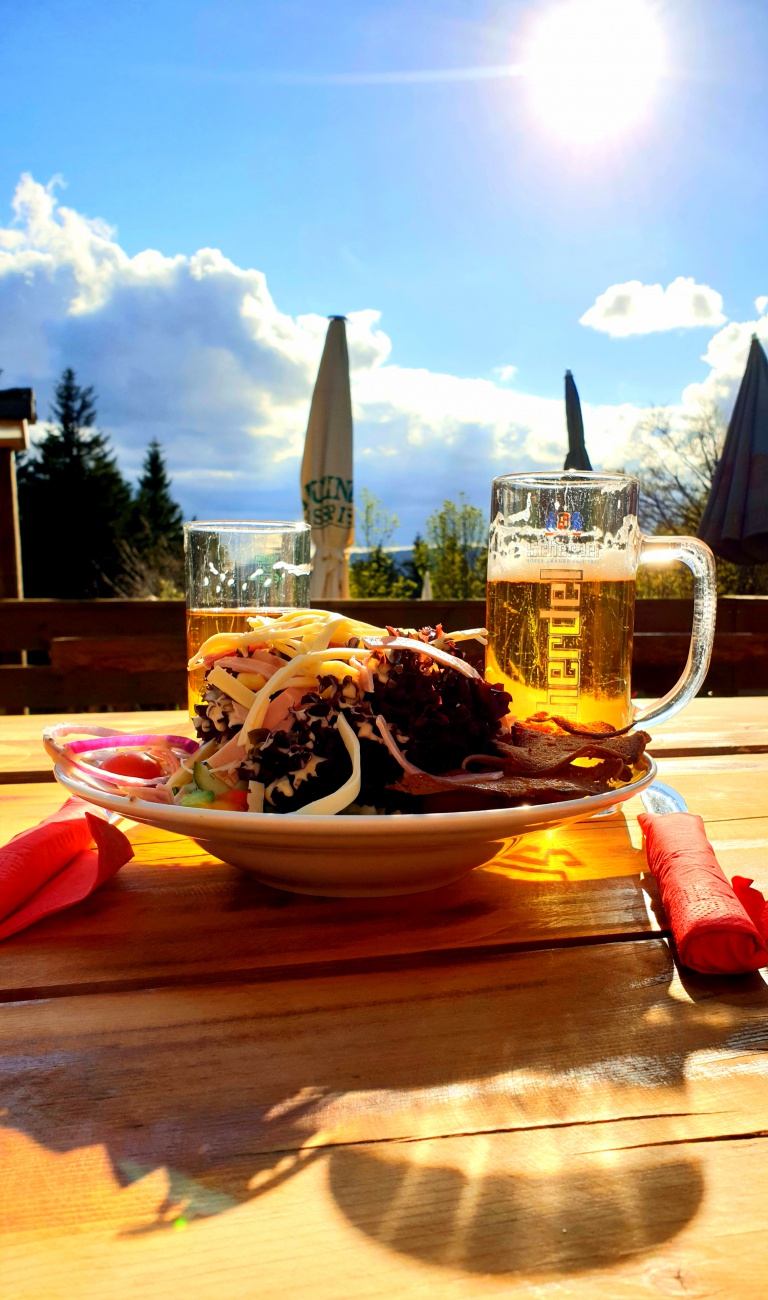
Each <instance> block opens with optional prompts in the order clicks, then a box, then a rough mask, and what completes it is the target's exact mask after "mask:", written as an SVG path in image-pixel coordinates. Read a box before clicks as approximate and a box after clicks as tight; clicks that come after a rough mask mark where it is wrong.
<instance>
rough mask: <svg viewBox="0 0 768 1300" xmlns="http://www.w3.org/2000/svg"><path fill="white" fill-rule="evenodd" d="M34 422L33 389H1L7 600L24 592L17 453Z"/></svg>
mask: <svg viewBox="0 0 768 1300" xmlns="http://www.w3.org/2000/svg"><path fill="white" fill-rule="evenodd" d="M34 422H35V394H34V393H33V391H32V389H31V388H6V389H3V390H2V391H0V598H2V599H3V600H17V599H18V598H19V597H20V596H23V595H24V588H23V581H22V573H21V537H20V534H19V498H18V492H17V490H16V452H17V451H26V450H27V448H28V447H29V433H28V429H27V426H28V424H34Z"/></svg>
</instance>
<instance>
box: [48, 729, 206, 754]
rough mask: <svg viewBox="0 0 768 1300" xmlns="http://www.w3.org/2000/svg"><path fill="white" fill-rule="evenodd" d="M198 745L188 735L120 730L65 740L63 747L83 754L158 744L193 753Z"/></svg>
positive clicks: (147, 747) (72, 752) (148, 747)
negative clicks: (144, 733)
mask: <svg viewBox="0 0 768 1300" xmlns="http://www.w3.org/2000/svg"><path fill="white" fill-rule="evenodd" d="M79 730H80V731H82V730H83V728H82V727H80V728H79ZM116 741H117V742H118V743H117V744H116V743H115V742H116ZM199 745H200V742H199V741H197V740H190V738H189V737H188V736H153V735H146V736H126V735H124V734H123V733H122V732H120V731H115V732H113V733H112V735H110V736H100V737H99V738H92V739H90V740H75V741H73V742H72V743H70V742H69V741H66V742H65V748H66V749H68V750H69V752H70V754H85V753H88V752H89V751H90V750H92V749H125V748H128V747H129V746H130V748H131V749H135V748H136V747H137V746H142V747H143V748H146V749H151V748H155V749H157V748H158V746H160V747H164V748H166V749H183V750H184V753H185V754H194V752H195V750H196V749H198V748H199Z"/></svg>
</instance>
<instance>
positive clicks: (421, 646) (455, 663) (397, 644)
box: [363, 636, 482, 681]
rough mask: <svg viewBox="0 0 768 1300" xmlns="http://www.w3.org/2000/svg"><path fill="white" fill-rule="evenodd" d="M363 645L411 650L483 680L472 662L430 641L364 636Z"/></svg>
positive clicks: (446, 666) (379, 648) (373, 647)
mask: <svg viewBox="0 0 768 1300" xmlns="http://www.w3.org/2000/svg"><path fill="white" fill-rule="evenodd" d="M363 645H365V646H367V647H368V649H369V650H410V651H412V653H413V654H417V655H426V656H427V658H428V659H434V660H435V662H436V663H439V664H442V665H443V667H444V668H455V669H456V672H457V673H463V674H464V676H465V677H476V678H478V679H479V680H481V681H482V677H481V674H480V673H479V672H478V671H477V669H476V668H473V667H472V665H471V664H468V663H465V661H464V660H463V659H457V658H456V656H455V655H452V654H449V653H448V651H447V650H440V649H438V647H437V646H436V645H432V644H431V643H430V642H429V641H417V640H416V639H415V638H414V637H407V636H391V637H390V636H364V637H363Z"/></svg>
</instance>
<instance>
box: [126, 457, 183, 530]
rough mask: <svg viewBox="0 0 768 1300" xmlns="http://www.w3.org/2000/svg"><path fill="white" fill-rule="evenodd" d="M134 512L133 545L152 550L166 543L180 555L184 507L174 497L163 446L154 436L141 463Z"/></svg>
mask: <svg viewBox="0 0 768 1300" xmlns="http://www.w3.org/2000/svg"><path fill="white" fill-rule="evenodd" d="M133 514H134V520H135V523H134V537H133V542H134V545H135V546H136V547H137V549H139V550H153V549H154V548H156V547H157V546H159V545H165V546H166V547H167V548H168V550H169V551H170V552H171V553H174V554H181V551H182V546H183V538H182V527H181V524H182V514H181V507H180V506H179V505H178V504H177V502H176V501H174V499H173V497H172V496H171V480H170V479H169V477H168V471H167V470H166V467H165V458H164V457H163V452H162V448H161V446H160V443H159V442H158V441H157V439H156V438H153V439H152V441H151V442H150V444H149V447H148V448H147V454H146V456H145V458H144V464H143V466H142V472H141V478H140V479H139V485H138V489H137V491H136V499H135V502H134V507H133Z"/></svg>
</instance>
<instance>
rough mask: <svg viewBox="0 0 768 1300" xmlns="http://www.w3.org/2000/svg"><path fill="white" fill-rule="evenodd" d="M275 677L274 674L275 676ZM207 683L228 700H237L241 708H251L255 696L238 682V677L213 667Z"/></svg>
mask: <svg viewBox="0 0 768 1300" xmlns="http://www.w3.org/2000/svg"><path fill="white" fill-rule="evenodd" d="M278 673H279V669H278ZM277 675H278V674H277V673H276V674H275V676H277ZM208 681H209V682H210V683H211V686H218V688H219V690H220V691H223V692H224V694H225V695H228V696H229V697H230V699H232V700H237V702H238V704H242V705H243V708H245V709H250V708H252V707H253V703H254V701H255V699H256V696H255V694H254V692H253V691H250V690H249V689H248V687H247V686H245V685H244V684H243V682H241V681H240V679H239V677H234V676H233V675H232V673H228V672H226V671H225V669H223V668H217V667H216V666H214V667H213V668H212V669H211V671H210V672H209V674H208Z"/></svg>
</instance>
